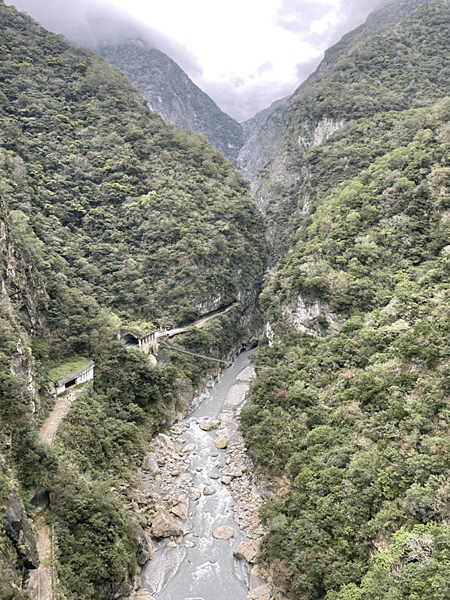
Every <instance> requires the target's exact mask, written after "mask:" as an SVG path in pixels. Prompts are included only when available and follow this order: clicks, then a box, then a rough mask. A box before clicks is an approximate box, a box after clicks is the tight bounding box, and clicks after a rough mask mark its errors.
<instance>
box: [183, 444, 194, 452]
mask: <svg viewBox="0 0 450 600" xmlns="http://www.w3.org/2000/svg"><path fill="white" fill-rule="evenodd" d="M192 450H195V444H186V445H185V446H184V447H183V452H192Z"/></svg>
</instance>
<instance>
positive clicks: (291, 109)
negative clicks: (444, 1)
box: [239, 0, 421, 204]
mask: <svg viewBox="0 0 450 600" xmlns="http://www.w3.org/2000/svg"><path fill="white" fill-rule="evenodd" d="M420 4H421V1H420V0H404V1H403V2H389V3H388V4H387V6H384V7H383V8H381V9H378V10H375V11H374V12H373V13H372V14H371V15H369V17H368V18H367V20H366V22H365V23H363V24H362V25H360V26H359V27H358V28H356V29H355V30H353V31H351V32H349V33H347V34H346V35H344V36H343V38H342V39H341V40H340V41H339V42H338V43H337V44H335V45H334V46H332V47H331V48H329V49H328V50H327V51H326V52H325V55H324V58H323V60H322V61H321V63H320V65H319V66H318V67H317V69H316V71H315V72H314V73H313V74H312V75H310V77H309V78H308V79H307V80H306V81H305V82H303V83H302V84H301V85H300V86H299V88H298V89H297V90H296V91H295V92H294V94H292V96H290V97H289V98H287V99H284V100H280V101H278V102H277V103H274V104H273V105H272V107H270V109H268V110H269V111H270V112H269V114H268V115H267V118H264V119H262V120H261V119H258V121H257V122H258V127H257V128H256V130H255V129H254V128H253V127H252V134H251V142H248V141H247V139H248V134H247V135H246V144H245V146H244V148H243V149H242V150H241V156H240V160H239V166H240V168H241V170H242V171H243V173H245V174H246V176H247V177H248V178H249V179H250V181H252V182H253V183H252V186H253V188H254V189H255V194H256V197H257V199H258V202H259V203H261V204H264V203H265V202H267V201H268V200H269V198H270V190H269V189H266V183H265V181H271V180H273V181H275V180H277V185H278V183H280V184H282V180H283V179H285V178H288V177H289V176H288V174H287V166H285V165H284V161H285V158H286V157H285V149H286V146H287V145H288V144H290V146H289V152H290V153H291V154H292V155H294V154H296V153H298V152H299V151H300V152H303V151H304V148H303V146H304V144H306V146H308V144H310V143H317V142H318V141H319V143H321V141H322V140H324V139H326V137H327V136H328V135H330V134H331V133H332V132H333V131H334V127H335V126H339V122H340V120H341V117H342V118H348V116H349V113H348V111H349V109H350V110H357V106H354V107H351V108H350V106H349V105H350V103H351V102H352V100H351V98H352V97H353V95H354V93H355V86H353V87H350V85H347V86H346V85H345V79H346V77H347V76H348V75H350V72H351V68H350V67H348V68H347V69H348V70H349V72H348V73H345V74H344V76H343V78H342V81H337V82H333V83H336V92H335V93H334V94H333V93H330V92H331V90H326V93H327V102H326V103H321V102H316V101H315V100H316V99H317V98H320V95H321V93H322V87H321V86H322V85H324V84H325V82H326V81H329V77H328V76H329V74H330V73H331V72H332V71H333V70H334V69H335V66H336V65H337V64H338V63H339V60H341V59H342V60H344V61H345V60H346V58H347V57H348V56H349V54H350V53H352V52H353V51H355V52H357V49H358V46H359V45H360V44H362V43H364V42H365V40H367V39H368V38H370V37H371V36H378V35H382V34H383V33H384V32H386V31H387V30H389V29H391V30H392V29H393V28H395V26H396V24H397V23H399V22H401V21H402V19H403V18H404V17H405V16H406V15H408V14H410V13H411V12H412V11H413V10H414V9H415V8H417V6H419V5H420ZM374 51H375V50H374ZM380 52H381V49H380ZM380 56H381V55H380ZM362 60H364V59H362ZM359 66H361V63H358V67H359ZM375 66H378V68H380V64H378V65H375ZM358 67H356V69H357V68H358ZM354 68H355V66H354ZM365 70H366V67H365ZM350 81H351V80H350ZM351 83H353V82H351ZM338 90H339V94H340V93H343V94H344V96H343V97H344V98H347V97H348V100H347V101H346V102H343V103H342V105H341V102H340V101H339V98H338ZM356 91H357V93H358V94H361V98H362V96H363V95H364V94H365V95H366V98H370V97H371V95H372V91H371V90H370V88H369V89H366V90H356ZM330 100H331V101H332V102H334V104H335V106H334V107H333V108H331V106H330ZM364 103H367V100H366V101H365V102H363V104H364ZM356 104H357V103H356ZM319 107H320V108H319ZM374 108H375V107H374ZM273 109H275V110H273ZM330 109H331V110H330ZM300 110H301V111H302V114H301V118H299V116H300V115H299V111H300ZM336 110H337V111H338V112H339V110H340V113H341V114H340V116H339V118H337V119H335V118H334V117H332V112H333V111H334V112H336ZM362 110H364V108H362ZM317 111H319V112H320V115H319V113H318V112H317ZM261 114H262V115H263V114H264V111H263V113H261ZM322 119H323V123H320V121H321V120H322ZM250 122H252V120H250ZM334 122H335V123H336V124H333V123H334ZM243 125H244V127H245V124H243ZM316 127H318V128H319V129H318V131H317V134H318V137H317V139H315V137H316V133H315V129H316ZM300 128H303V129H304V131H300ZM244 131H245V130H244ZM296 136H297V137H296ZM299 137H301V138H302V139H304V141H303V142H302V144H300V147H299V148H296V145H297V142H296V140H298V139H299ZM311 137H312V140H311ZM288 160H289V157H288ZM269 164H270V165H271V166H270V167H268V165H269ZM264 167H268V168H270V169H271V174H269V175H268V176H267V177H264V176H262V177H261V178H260V177H259V176H258V172H259V171H261V170H262V169H263V168H264ZM276 173H277V174H276ZM292 178H295V175H294V176H293V177H292ZM292 178H290V179H292Z"/></svg>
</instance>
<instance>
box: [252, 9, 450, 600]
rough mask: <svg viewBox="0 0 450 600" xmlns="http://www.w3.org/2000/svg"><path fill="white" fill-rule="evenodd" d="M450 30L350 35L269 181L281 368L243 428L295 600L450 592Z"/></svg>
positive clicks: (276, 565) (442, 25)
mask: <svg viewBox="0 0 450 600" xmlns="http://www.w3.org/2000/svg"><path fill="white" fill-rule="evenodd" d="M449 15H450V3H449V2H448V1H442V0H429V1H422V2H403V1H397V2H390V3H388V4H387V5H385V6H384V7H383V8H381V9H380V10H378V11H376V12H374V13H373V14H372V15H371V17H370V18H369V19H368V21H367V23H366V24H365V25H364V26H362V27H361V28H358V29H357V30H356V31H355V32H353V33H351V34H349V35H347V36H345V37H344V38H343V40H342V41H341V42H340V43H339V44H338V45H337V46H335V47H333V48H331V49H330V50H329V51H328V52H327V53H326V56H325V60H324V62H323V63H322V65H321V66H320V68H319V69H318V71H317V72H316V73H315V74H314V75H313V76H312V77H311V78H310V79H309V80H308V81H307V82H305V84H303V85H302V86H301V87H300V88H299V89H298V90H297V92H296V93H295V94H294V95H293V96H292V97H291V99H290V100H289V101H288V103H287V106H285V105H284V106H283V107H282V108H283V111H284V118H283V121H284V124H283V125H282V128H281V131H280V132H279V141H278V143H277V146H276V150H275V153H274V155H273V158H272V160H271V161H270V162H269V163H268V164H267V166H266V167H265V168H264V169H263V170H262V171H261V172H260V173H259V175H258V179H257V185H258V189H257V190H256V194H257V195H258V196H257V197H258V200H259V201H260V203H261V206H263V207H264V210H265V211H266V213H267V216H268V220H269V224H270V233H271V238H272V240H273V243H274V251H273V268H272V269H271V270H270V271H269V273H268V275H267V281H266V284H265V286H264V289H263V292H262V294H261V297H260V300H261V304H262V307H263V310H264V314H265V318H266V322H267V327H266V342H265V345H261V347H260V349H259V350H258V351H257V355H256V356H257V358H255V360H258V362H259V364H264V362H263V361H266V363H265V364H267V365H270V366H272V367H273V370H272V371H267V372H264V373H261V374H259V376H258V378H257V381H256V383H255V384H254V387H253V390H252V394H251V398H250V402H249V403H248V404H247V405H246V406H245V407H244V409H243V411H242V413H241V423H242V427H243V431H244V437H245V439H246V443H247V445H248V446H249V448H250V450H251V452H252V453H253V456H254V457H255V458H256V460H257V462H258V464H259V466H260V469H261V471H262V472H263V473H264V474H265V476H266V477H269V478H271V480H272V487H273V492H274V493H273V496H272V497H271V498H270V499H269V500H268V501H267V502H266V504H265V506H264V507H263V508H262V509H261V514H262V516H263V521H264V523H265V525H266V526H267V527H268V528H269V530H270V533H269V535H268V536H267V538H266V540H265V543H264V545H263V550H262V556H261V558H262V559H263V563H264V566H265V567H266V568H269V569H271V573H272V575H273V577H274V581H275V584H276V585H277V586H278V587H279V589H280V590H281V591H283V592H284V593H285V594H286V595H288V597H289V598H293V599H302V600H319V599H326V600H349V599H350V598H351V599H352V600H369V599H370V600H373V599H375V600H381V599H384V598H394V597H395V598H414V597H415V598H430V599H433V600H434V599H435V600H438V599H439V598H443V597H445V596H446V594H447V591H446V583H443V582H446V581H447V580H448V576H449V575H450V563H449V561H448V558H447V555H448V553H449V551H450V543H449V539H450V538H449V537H448V534H449V528H448V523H449V521H448V494H449V490H448V481H447V479H448V472H449V466H450V462H449V456H450V455H449V454H448V423H449V412H448V392H449V387H448V381H449V380H448V374H449V372H450V371H449V369H450V357H449V352H448V347H449V342H450V338H449V334H450V330H449V323H450V312H449V303H448V298H449V293H450V269H449V250H450V247H449V234H450V230H449V212H448V211H449V208H450V193H449V190H450V186H449V182H450V177H449V176H450V160H449V157H450V152H449V150H450V146H449V144H450V135H449V119H450V112H449V110H450V100H449V96H450V88H449V78H448V72H449V67H450V63H449V60H450V58H449V57H450V47H449V40H450V18H449ZM278 111H280V108H278ZM276 114H277V112H275V113H273V115H272V116H271V117H269V121H270V119H273V118H275V115H276Z"/></svg>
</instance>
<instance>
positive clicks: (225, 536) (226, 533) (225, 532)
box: [213, 525, 234, 540]
mask: <svg viewBox="0 0 450 600" xmlns="http://www.w3.org/2000/svg"><path fill="white" fill-rule="evenodd" d="M233 536H234V531H233V530H232V529H231V527H228V525H220V526H219V527H216V528H215V529H214V531H213V537H215V538H217V539H219V540H229V539H230V538H232V537H233Z"/></svg>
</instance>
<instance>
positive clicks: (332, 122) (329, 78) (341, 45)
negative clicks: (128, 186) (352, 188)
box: [242, 0, 448, 229]
mask: <svg viewBox="0 0 450 600" xmlns="http://www.w3.org/2000/svg"><path fill="white" fill-rule="evenodd" d="M425 4H426V2H425ZM421 5H423V1H422V0H403V1H402V2H399V1H397V2H388V3H387V5H386V6H384V7H383V8H381V9H378V10H375V11H374V12H373V13H372V14H371V15H369V17H368V18H367V20H366V22H365V23H364V24H362V25H361V26H359V27H358V28H356V29H355V30H354V31H352V32H350V33H348V34H346V35H345V36H343V38H342V39H341V40H340V42H338V43H337V44H335V45H334V46H332V47H331V48H329V49H328V50H327V51H326V52H325V56H324V59H323V60H322V62H321V63H320V65H319V67H318V68H317V70H316V71H315V72H314V73H313V74H312V75H311V76H310V77H309V78H308V79H307V80H306V81H305V82H304V83H302V84H301V85H300V86H299V88H298V89H297V90H296V92H294V94H293V95H292V96H291V97H290V98H289V99H288V101H287V102H286V103H285V104H283V105H282V106H280V107H278V108H277V110H275V111H274V112H273V114H272V115H270V116H269V118H268V119H267V120H266V121H265V122H264V124H263V125H262V127H261V128H260V131H259V132H257V133H256V134H255V135H254V140H255V143H254V145H253V148H248V149H247V156H246V157H244V164H243V165H242V167H243V168H244V169H246V172H248V173H249V174H250V178H251V179H252V180H253V179H255V177H256V181H255V182H254V184H253V185H254V188H255V194H256V196H257V199H258V202H259V203H260V204H261V205H264V204H266V203H269V204H271V202H272V199H273V198H275V196H276V198H277V199H276V201H277V202H279V201H280V197H281V196H282V194H280V193H278V192H277V191H278V189H279V188H282V189H283V190H284V191H285V195H288V196H289V198H290V199H291V204H290V205H289V204H287V205H286V207H285V211H286V213H288V214H289V213H291V212H292V211H293V210H295V208H296V207H297V205H299V206H300V207H301V206H302V202H303V201H304V198H303V197H300V198H299V197H298V192H297V187H298V182H299V181H303V180H304V179H305V178H306V179H307V177H306V173H307V171H306V170H305V169H302V157H303V155H304V153H305V151H306V150H308V148H309V147H310V146H311V145H318V144H320V143H321V142H322V141H324V140H325V139H327V137H328V136H329V135H331V134H332V133H333V132H334V131H335V130H336V129H337V128H339V127H340V126H341V125H342V123H343V122H346V121H348V120H349V119H354V118H360V117H363V116H368V115H373V114H375V113H376V112H377V111H385V110H390V109H398V108H400V107H402V108H407V107H409V106H411V103H412V102H413V99H414V98H415V99H416V100H417V102H419V103H420V102H421V101H423V95H424V93H425V92H424V90H426V89H429V91H430V96H431V97H433V98H438V97H440V95H441V94H442V93H446V90H447V86H448V78H447V77H446V75H445V73H446V71H445V68H446V62H445V61H446V58H445V53H443V57H442V60H444V64H440V63H438V62H437V61H436V55H435V54H433V52H432V51H430V49H429V48H428V47H427V43H425V46H424V47H423V48H422V46H423V43H424V40H425V39H426V37H427V35H428V33H427V32H428V31H432V30H433V26H434V25H437V30H436V31H435V32H434V33H435V34H436V36H437V37H436V48H439V44H438V38H439V22H441V21H444V22H445V20H446V9H445V6H443V7H442V8H437V12H438V13H439V17H437V20H438V21H437V22H436V23H435V24H432V23H428V24H427V22H424V23H421V22H420V18H415V17H412V19H413V22H411V27H409V26H406V30H404V33H402V30H403V27H404V25H402V23H403V22H404V20H405V19H407V18H408V16H409V15H410V14H411V13H412V12H413V11H414V10H415V9H416V8H417V7H420V6H421ZM441 33H442V35H443V36H444V37H445V27H444V28H443V29H442V30H441ZM442 43H443V47H445V46H446V44H447V42H446V41H445V40H442ZM386 48H390V51H389V54H388V55H386V53H385V51H384V50H385V49H386ZM439 52H441V50H440V49H439ZM422 54H423V55H422ZM438 72H439V75H438ZM427 86H428V87H427ZM421 98H422V100H421ZM267 139H269V140H270V150H269V151H268V148H267ZM263 166H266V169H265V171H263V172H262V173H259V174H258V173H257V169H258V168H259V169H261V168H262V167H263ZM302 173H303V174H302ZM291 187H292V189H291ZM294 198H295V200H296V203H293V200H294ZM273 201H274V202H275V200H273ZM267 211H268V212H269V214H270V213H271V212H272V211H271V208H270V206H269V207H268V208H267ZM286 213H284V214H283V218H285V216H286ZM283 228H284V226H283V225H282V229H283Z"/></svg>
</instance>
